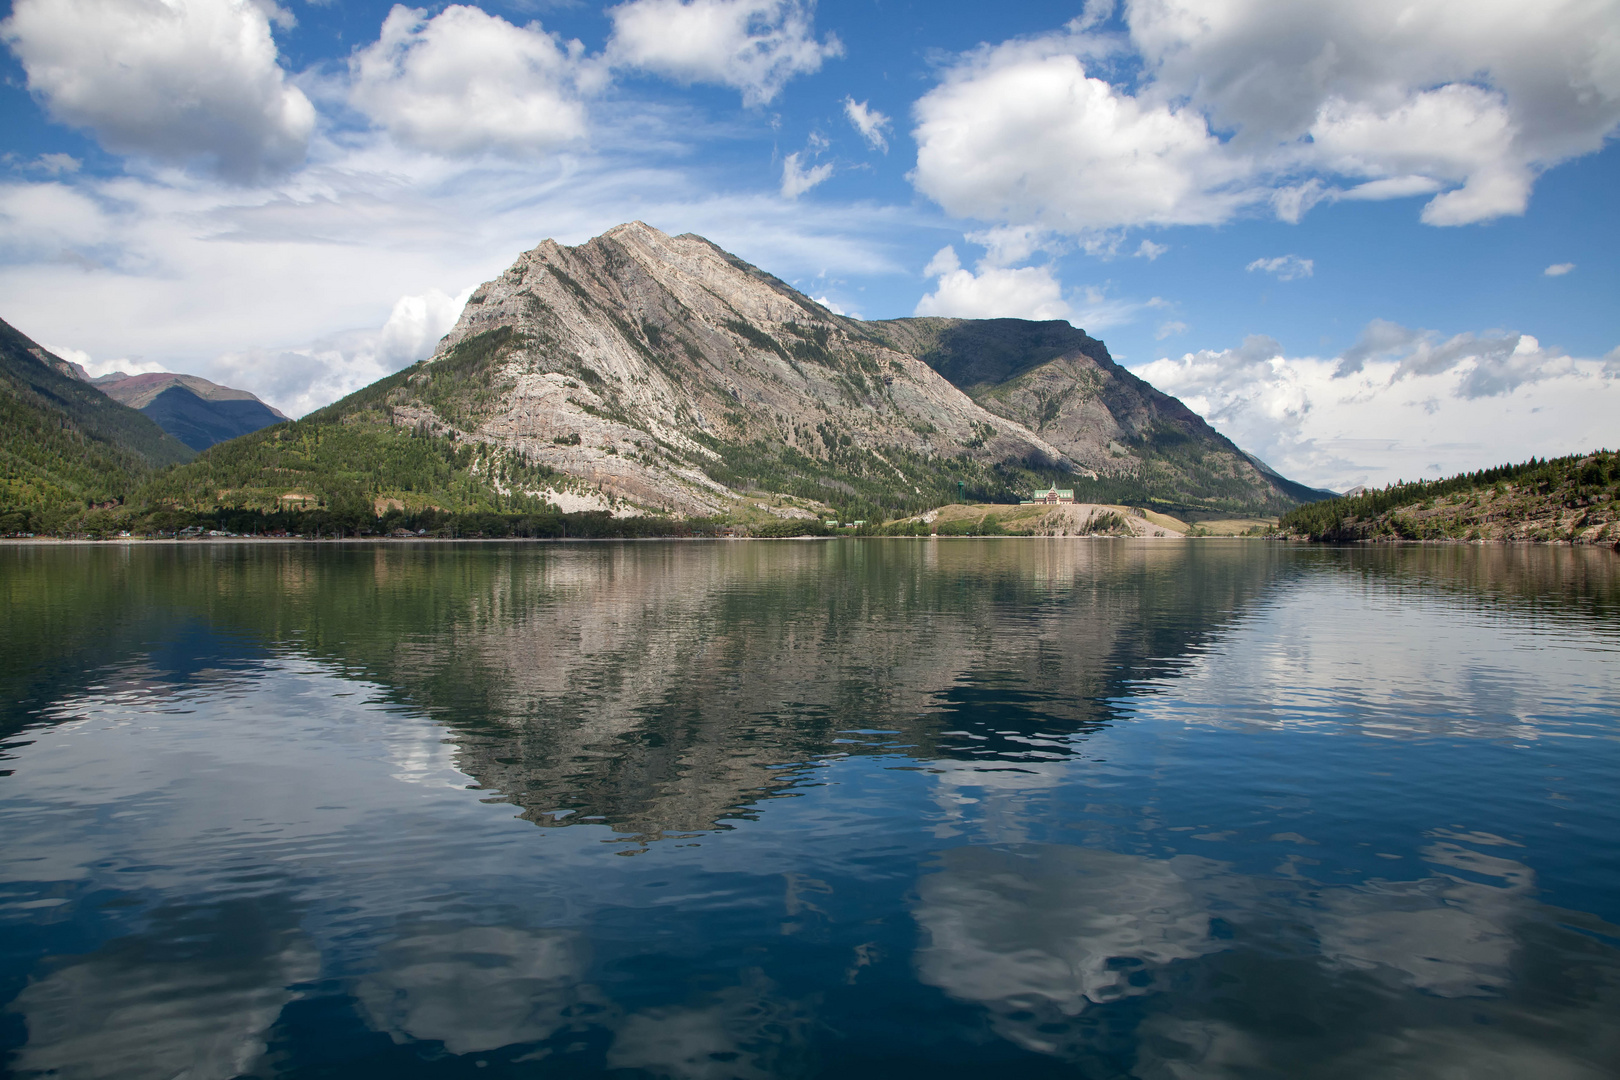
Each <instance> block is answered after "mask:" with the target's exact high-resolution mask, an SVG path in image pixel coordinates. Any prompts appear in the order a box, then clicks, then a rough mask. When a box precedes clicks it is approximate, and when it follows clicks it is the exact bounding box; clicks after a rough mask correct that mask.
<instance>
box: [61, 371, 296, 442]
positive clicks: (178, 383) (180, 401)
mask: <svg viewBox="0 0 1620 1080" xmlns="http://www.w3.org/2000/svg"><path fill="white" fill-rule="evenodd" d="M74 366H75V367H77V366H78V365H74ZM79 370H81V371H82V370H83V369H82V368H80V369H79ZM89 382H90V385H92V386H94V387H95V388H96V389H98V390H100V391H101V392H102V393H104V394H106V395H107V396H108V397H110V398H112V399H113V400H114V401H118V402H122V403H123V404H125V405H128V406H129V407H130V408H132V409H138V410H140V411H141V412H143V413H145V414H146V415H147V416H148V417H150V418H151V419H152V420H153V421H155V422H156V423H157V425H158V426H159V427H161V428H162V429H163V430H164V431H167V432H168V433H169V434H170V435H173V436H174V437H175V438H177V439H179V440H180V441H181V442H183V443H185V444H186V445H187V446H189V447H191V448H192V449H193V450H206V449H208V448H209V447H210V446H214V445H215V444H217V443H222V442H225V441H226V440H229V439H234V438H236V437H237V436H239V435H247V434H249V433H251V432H254V431H258V430H260V429H261V428H266V427H269V426H270V425H271V424H279V423H282V422H284V421H286V420H287V419H288V418H287V417H286V416H285V415H283V414H282V413H281V412H280V411H278V410H276V409H273V408H271V407H270V406H269V405H266V404H265V403H264V402H262V401H260V400H259V399H258V398H257V397H255V396H254V395H253V394H250V393H249V392H248V391H246V390H237V389H234V388H232V387H229V386H220V385H219V384H218V383H212V382H209V381H208V380H207V379H204V378H202V377H201V376H197V375H180V374H175V373H173V372H168V371H152V372H145V373H143V374H140V375H126V374H124V373H123V372H122V371H115V372H113V373H112V374H110V375H102V376H99V377H98V378H94V379H90V380H89Z"/></svg>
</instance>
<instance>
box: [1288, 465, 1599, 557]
mask: <svg viewBox="0 0 1620 1080" xmlns="http://www.w3.org/2000/svg"><path fill="white" fill-rule="evenodd" d="M1279 529H1280V530H1281V531H1282V532H1283V533H1284V534H1288V535H1293V536H1300V537H1308V538H1309V539H1312V540H1326V541H1355V540H1529V541H1543V542H1548V541H1563V542H1568V543H1581V544H1608V543H1614V542H1615V541H1617V540H1620V455H1617V454H1614V453H1612V452H1610V451H1607V450H1600V451H1598V452H1596V453H1593V454H1576V455H1571V456H1570V457H1563V458H1554V459H1552V460H1547V459H1540V460H1538V459H1536V458H1531V459H1530V460H1529V461H1527V462H1525V463H1523V464H1522V465H1502V466H1499V467H1497V468H1494V469H1484V470H1481V471H1479V472H1472V473H1463V474H1460V475H1457V476H1453V477H1449V478H1447V479H1444V480H1429V481H1417V482H1415V483H1399V484H1391V485H1390V486H1389V487H1386V488H1384V489H1382V490H1380V491H1368V492H1365V493H1363V494H1360V495H1355V496H1350V497H1345V498H1338V499H1328V500H1326V501H1324V502H1317V503H1310V504H1308V505H1305V506H1300V507H1297V508H1295V509H1293V510H1291V511H1289V512H1288V513H1286V514H1284V515H1282V518H1281V520H1280V522H1279Z"/></svg>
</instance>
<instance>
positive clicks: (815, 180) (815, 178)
mask: <svg viewBox="0 0 1620 1080" xmlns="http://www.w3.org/2000/svg"><path fill="white" fill-rule="evenodd" d="M832 174H833V167H832V163H831V162H827V163H824V164H821V165H811V166H810V167H809V168H805V167H804V166H801V165H800V164H799V155H798V154H797V153H793V154H789V155H788V156H787V157H786V158H784V159H782V198H784V199H797V198H798V197H799V196H800V195H803V194H804V193H805V192H807V191H809V190H810V189H811V188H813V187H815V186H816V185H817V184H819V183H821V182H822V181H823V180H825V179H827V178H828V177H830V176H831V175H832Z"/></svg>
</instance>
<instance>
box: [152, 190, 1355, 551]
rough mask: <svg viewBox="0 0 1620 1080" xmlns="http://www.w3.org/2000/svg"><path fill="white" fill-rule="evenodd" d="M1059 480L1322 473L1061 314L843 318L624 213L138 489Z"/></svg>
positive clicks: (856, 500) (826, 486)
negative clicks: (1211, 413)
mask: <svg viewBox="0 0 1620 1080" xmlns="http://www.w3.org/2000/svg"><path fill="white" fill-rule="evenodd" d="M1054 482H1055V483H1058V484H1061V485H1062V486H1064V487H1072V488H1075V489H1076V494H1077V497H1079V498H1081V499H1082V500H1085V499H1091V500H1092V501H1097V502H1121V501H1130V502H1132V503H1145V502H1152V503H1156V504H1161V505H1171V506H1176V507H1181V508H1188V509H1193V510H1204V511H1211V512H1216V511H1221V512H1244V513H1277V512H1279V511H1282V510H1286V509H1287V508H1289V507H1291V506H1294V505H1296V504H1297V503H1299V502H1300V501H1302V500H1305V499H1310V498H1318V497H1321V495H1322V494H1324V493H1319V492H1313V491H1311V489H1308V488H1305V487H1303V486H1302V485H1298V484H1294V483H1292V482H1290V481H1288V480H1286V479H1284V478H1282V477H1279V476H1277V475H1276V474H1275V473H1274V472H1271V471H1270V470H1268V469H1266V468H1264V467H1263V466H1261V465H1259V464H1257V463H1256V462H1255V461H1253V460H1251V459H1250V458H1249V457H1248V456H1247V455H1246V454H1244V453H1243V451H1241V450H1239V449H1238V448H1237V447H1236V446H1234V445H1233V444H1232V443H1231V442H1230V441H1228V440H1227V439H1226V438H1224V437H1223V436H1221V435H1219V434H1218V433H1217V432H1215V431H1214V430H1213V429H1211V428H1210V427H1209V426H1208V425H1207V424H1206V423H1204V421H1203V420H1202V419H1201V418H1199V417H1198V416H1197V415H1196V414H1194V413H1193V412H1191V410H1189V409H1187V408H1186V407H1185V406H1184V405H1182V404H1181V402H1179V401H1177V400H1176V399H1175V398H1172V397H1170V396H1168V395H1166V394H1163V393H1160V392H1159V391H1157V390H1155V389H1154V388H1153V387H1152V386H1150V385H1148V384H1147V383H1145V382H1143V381H1142V380H1140V379H1138V378H1136V377H1135V376H1133V375H1131V374H1130V373H1129V372H1128V371H1126V370H1124V369H1123V368H1121V367H1120V366H1119V365H1118V364H1116V363H1114V361H1113V360H1112V358H1111V357H1110V356H1109V355H1108V351H1107V349H1106V347H1104V345H1103V344H1102V342H1100V341H1098V340H1096V339H1095V338H1092V337H1090V336H1088V335H1086V334H1085V333H1084V332H1083V331H1080V330H1077V329H1075V328H1073V327H1071V326H1069V325H1068V324H1067V323H1064V322H1028V321H1024V320H1018V319H992V320H962V319H895V320H887V321H863V320H859V319H853V318H848V317H845V316H842V315H838V314H836V313H834V312H832V311H830V310H828V309H827V308H825V307H824V306H822V305H820V304H818V303H816V302H815V301H814V300H812V299H810V298H809V297H807V296H805V295H804V294H802V293H800V292H798V291H796V290H794V289H793V288H791V287H790V286H788V285H787V284H786V283H784V282H782V281H781V280H779V279H777V278H775V277H773V276H772V275H770V274H768V273H766V272H764V271H762V270H760V269H759V268H757V267H754V266H752V265H750V264H748V263H746V262H744V261H743V260H741V259H739V258H737V257H736V256H734V255H731V254H729V253H728V252H726V251H724V250H722V249H720V248H719V247H717V246H716V245H714V244H712V243H710V242H709V241H708V240H705V239H703V238H702V237H700V236H696V235H691V234H686V235H682V236H673V237H672V236H669V235H666V234H665V233H662V232H660V231H659V230H657V229H654V228H652V227H651V226H648V225H646V224H643V223H641V222H632V223H629V224H626V225H621V226H619V227H618V228H615V229H613V230H611V231H609V232H607V233H605V234H603V235H602V236H599V237H596V238H595V239H592V240H590V241H587V242H586V243H584V244H581V245H578V246H576V247H565V246H563V245H560V244H558V243H556V242H555V241H551V240H547V241H545V242H543V243H541V244H540V245H539V246H538V247H536V248H534V249H533V250H531V251H528V252H526V253H524V254H523V255H522V256H520V257H519V258H518V260H517V261H516V262H515V263H513V264H512V266H511V267H509V268H508V269H507V270H506V272H505V273H503V274H502V275H500V276H499V277H497V278H496V279H494V280H492V281H489V282H486V283H485V284H484V285H482V286H480V287H479V288H478V289H476V290H475V291H474V292H473V293H472V295H471V297H470V298H469V300H468V301H467V304H466V306H465V308H464V310H463V312H462V314H461V317H460V319H459V320H458V321H457V323H456V325H455V326H454V328H453V329H452V330H451V331H450V332H449V334H447V335H446V336H445V337H444V339H443V340H442V341H441V342H440V344H439V346H438V349H437V350H436V352H435V353H434V355H433V356H432V357H431V358H430V359H428V360H425V361H422V362H420V363H418V364H416V365H413V366H412V367H410V368H407V369H405V370H403V371H401V372H398V373H396V374H395V375H392V376H389V377H387V378H385V379H383V380H380V381H379V382H377V383H374V384H372V385H371V386H369V387H366V388H365V389H363V390H361V391H359V392H357V393H355V394H352V395H350V396H349V397H347V398H344V399H343V400H341V401H339V402H336V403H335V404H333V405H330V406H328V407H326V408H325V409H321V410H318V411H317V412H315V413H312V414H310V415H309V416H307V417H304V418H303V419H302V420H300V421H298V422H296V423H294V424H291V425H278V426H275V427H270V428H266V429H264V430H261V431H259V432H256V433H253V434H249V435H246V436H244V437H242V438H238V439H235V440H233V441H231V442H229V443H225V444H223V445H220V446H215V447H213V448H211V449H209V450H208V451H206V452H205V453H204V454H202V455H201V457H200V458H199V459H198V460H197V461H196V462H195V463H193V464H191V465H188V466H186V467H184V468H181V469H178V470H174V471H173V472H171V473H168V474H165V475H164V476H162V477H160V478H158V479H157V480H156V481H154V483H153V485H152V487H151V490H150V493H149V494H150V496H151V497H152V498H154V499H160V500H163V501H165V502H168V503H170V504H173V505H181V506H193V507H204V506H209V505H213V504H215V503H219V504H221V505H227V506H229V505H239V506H251V507H258V508H261V509H265V510H270V509H274V508H276V507H278V506H287V505H289V504H291V505H299V506H303V505H312V504H314V503H316V502H323V503H330V501H331V500H334V499H336V500H339V501H343V502H346V503H350V504H358V503H359V502H366V503H368V504H373V505H375V506H376V507H377V508H378V510H379V512H380V509H381V508H382V507H385V506H389V505H397V506H399V507H401V508H403V509H406V510H411V509H418V508H423V507H428V506H436V507H441V508H445V509H474V508H477V509H496V510H525V509H534V508H538V507H543V506H546V505H553V506H558V507H560V508H562V509H563V510H584V509H602V510H610V511H612V512H614V513H616V514H621V515H622V514H638V513H665V514H672V515H686V516H714V517H725V518H731V519H734V520H736V519H743V520H746V519H749V518H750V517H753V518H759V517H762V516H763V517H767V518H769V517H776V518H791V517H812V516H815V517H819V516H820V515H822V514H825V513H829V512H830V511H837V512H839V513H840V515H841V516H844V517H846V518H848V517H867V518H874V519H881V518H884V517H895V516H899V515H901V514H906V513H915V512H917V511H919V510H922V509H926V508H928V507H932V506H937V505H939V504H941V503H942V502H949V501H956V500H959V499H961V498H964V497H966V498H977V499H981V500H1002V501H1006V500H1012V501H1016V499H1017V498H1018V497H1019V496H1020V495H1024V496H1027V494H1028V493H1029V492H1030V491H1031V490H1032V489H1033V488H1035V487H1038V486H1043V485H1045V484H1049V483H1054Z"/></svg>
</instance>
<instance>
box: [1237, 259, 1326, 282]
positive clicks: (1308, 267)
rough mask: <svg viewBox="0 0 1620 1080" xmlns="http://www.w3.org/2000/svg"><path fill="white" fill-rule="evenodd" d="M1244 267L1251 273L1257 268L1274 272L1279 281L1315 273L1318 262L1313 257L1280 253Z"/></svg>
mask: <svg viewBox="0 0 1620 1080" xmlns="http://www.w3.org/2000/svg"><path fill="white" fill-rule="evenodd" d="M1244 269H1245V270H1247V271H1249V273H1251V274H1252V273H1254V272H1255V271H1256V270H1259V271H1262V272H1264V273H1267V274H1273V275H1275V276H1276V278H1277V280H1278V281H1297V280H1298V279H1300V278H1307V277H1310V276H1311V275H1312V274H1313V273H1315V271H1316V263H1315V262H1314V261H1313V260H1311V259H1302V258H1300V257H1299V256H1298V255H1278V256H1277V257H1276V258H1274V259H1256V260H1254V262H1252V263H1250V264H1249V265H1248V266H1245V267H1244Z"/></svg>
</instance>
